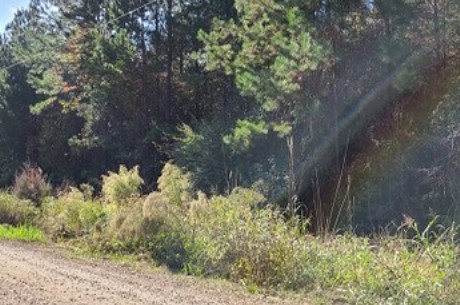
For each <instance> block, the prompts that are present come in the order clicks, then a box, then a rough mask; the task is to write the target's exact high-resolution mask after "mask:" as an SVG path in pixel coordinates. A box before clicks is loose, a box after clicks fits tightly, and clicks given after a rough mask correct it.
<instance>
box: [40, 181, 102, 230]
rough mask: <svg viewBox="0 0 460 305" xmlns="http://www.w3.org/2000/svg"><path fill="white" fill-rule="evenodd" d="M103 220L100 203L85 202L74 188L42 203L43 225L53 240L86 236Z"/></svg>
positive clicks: (79, 192) (80, 193) (82, 196)
mask: <svg viewBox="0 0 460 305" xmlns="http://www.w3.org/2000/svg"><path fill="white" fill-rule="evenodd" d="M104 218H105V212H104V209H103V206H102V203H100V202H98V201H92V200H91V201H87V200H85V196H84V194H83V193H82V192H81V191H80V190H78V189H76V188H70V190H69V191H68V192H65V193H63V194H61V195H60V196H59V197H58V198H49V200H47V201H45V202H44V203H43V225H44V227H45V229H46V231H48V232H49V233H50V234H51V235H52V236H53V237H54V238H57V237H76V236H83V235H87V234H89V233H92V232H93V231H94V230H96V229H97V226H98V225H102V223H103V222H104Z"/></svg>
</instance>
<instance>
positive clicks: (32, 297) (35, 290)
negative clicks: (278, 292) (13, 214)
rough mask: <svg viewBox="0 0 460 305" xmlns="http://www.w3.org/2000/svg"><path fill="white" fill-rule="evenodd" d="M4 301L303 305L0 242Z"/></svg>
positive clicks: (0, 300)
mask: <svg viewBox="0 0 460 305" xmlns="http://www.w3.org/2000/svg"><path fill="white" fill-rule="evenodd" d="M0 304H1V305H45V304H46V305H70V304H72V305H74V304H75V305H80V304H81V305H138V304H152V305H154V304H155V305H157V304H158V305H194V304H196V305H207V304H248V305H259V304H286V305H288V304H289V305H292V304H302V303H301V302H299V301H296V302H294V301H292V300H283V299H280V298H275V297H266V296H262V295H250V294H248V293H246V292H245V291H244V289H242V288H241V287H239V286H237V285H232V284H230V283H222V282H220V281H207V280H199V279H194V278H192V277H185V276H182V275H174V274H171V273H169V272H166V271H162V270H159V271H156V270H150V269H149V268H144V269H142V270H139V268H134V267H126V266H121V265H118V264H115V263H113V262H108V261H103V260H90V259H81V258H72V257H71V255H70V254H69V251H67V250H64V249H61V248H58V247H56V246H43V245H38V244H22V243H17V242H7V241H0Z"/></svg>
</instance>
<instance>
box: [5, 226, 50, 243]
mask: <svg viewBox="0 0 460 305" xmlns="http://www.w3.org/2000/svg"><path fill="white" fill-rule="evenodd" d="M0 239H6V240H18V241H23V242H40V243H44V242H45V241H46V237H45V234H44V233H43V232H42V231H40V230H39V229H36V228H33V227H28V226H20V227H12V226H5V225H0Z"/></svg>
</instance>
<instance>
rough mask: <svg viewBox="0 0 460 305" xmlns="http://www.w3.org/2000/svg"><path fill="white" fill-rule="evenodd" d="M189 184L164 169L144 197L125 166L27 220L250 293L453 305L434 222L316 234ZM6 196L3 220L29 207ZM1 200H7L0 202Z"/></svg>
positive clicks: (249, 196) (453, 290)
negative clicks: (95, 187)
mask: <svg viewBox="0 0 460 305" xmlns="http://www.w3.org/2000/svg"><path fill="white" fill-rule="evenodd" d="M107 177H110V179H109V178H107ZM189 179H190V177H188V176H187V175H184V174H183V173H182V171H181V170H180V169H178V168H176V167H175V166H174V165H173V164H168V165H167V168H166V169H165V170H164V171H163V175H162V177H161V178H160V186H161V187H160V191H159V192H154V193H151V194H150V195H148V196H146V197H142V196H140V194H139V193H138V189H139V186H140V184H141V183H142V180H141V179H140V177H138V172H137V169H134V170H128V169H126V168H123V167H121V168H120V172H119V173H110V174H109V176H106V177H105V178H104V185H103V190H104V192H103V197H102V198H101V199H98V198H93V197H91V196H88V195H87V194H86V193H85V192H84V191H82V190H78V189H76V188H72V189H69V190H68V191H67V192H62V193H61V195H60V196H58V197H56V198H55V197H49V198H47V199H44V200H42V206H41V207H40V210H39V214H40V217H33V216H30V217H32V219H34V220H33V223H34V224H35V225H37V226H41V227H42V228H43V229H44V230H45V232H46V233H47V234H48V235H49V236H52V237H54V238H56V239H60V240H67V241H69V242H71V243H72V244H73V245H75V244H77V245H79V246H80V247H82V248H84V249H85V251H90V252H91V253H101V254H103V255H116V256H119V257H125V256H124V255H131V254H134V255H139V256H143V257H147V256H148V257H150V258H152V259H154V260H155V261H156V262H157V263H158V264H162V265H165V266H167V267H169V268H171V269H173V270H177V271H181V272H184V273H187V274H191V275H196V276H207V277H220V278H226V279H229V280H232V281H235V282H239V283H242V284H243V285H244V286H246V287H247V288H248V290H250V291H252V292H257V291H260V290H262V289H264V290H277V291H280V290H283V291H294V292H296V293H301V294H306V295H309V296H312V295H316V296H317V295H320V296H321V299H322V300H321V301H322V302H323V303H324V304H331V303H334V302H339V301H340V302H342V303H343V304H357V305H360V304H363V305H364V304H384V305H390V304H395V305H396V304H398V305H399V304H410V305H425V304H427V305H428V304H430V305H432V304H434V305H437V304H439V305H441V304H442V305H449V304H458V300H459V299H460V276H459V267H460V264H459V262H458V254H459V246H458V245H457V243H456V232H457V229H456V228H455V227H451V228H448V229H438V228H437V227H436V223H437V219H434V220H433V222H432V223H431V224H430V225H429V226H428V227H427V228H426V229H423V230H422V229H421V228H419V227H418V226H417V224H416V222H415V221H414V220H411V219H406V222H405V223H404V224H403V225H402V226H401V227H400V228H399V229H398V230H397V232H396V234H380V235H378V236H373V237H370V236H368V237H359V236H356V235H355V234H353V233H351V232H350V233H346V234H341V235H322V236H315V235H312V234H310V233H308V230H307V229H308V223H307V222H305V221H303V220H301V219H296V218H292V219H289V220H287V219H285V217H284V216H283V214H282V213H281V211H280V210H279V209H278V208H276V207H275V206H271V205H270V204H267V203H266V202H265V201H266V200H265V198H264V197H263V196H262V195H260V194H259V193H257V192H255V191H253V190H250V189H242V188H237V189H235V190H234V191H233V192H232V193H231V194H229V195H228V196H218V195H215V196H211V197H207V196H206V195H204V194H202V193H200V192H198V193H195V192H193V191H192V189H193V188H192V183H191V181H190V180H189ZM11 196H12V195H10V194H6V193H4V194H0V216H1V215H2V213H5V212H2V211H14V210H16V209H17V210H19V211H22V208H23V206H24V205H25V202H24V201H21V200H16V201H15V202H16V203H12V201H11V200H12V197H11ZM2 198H6V199H8V200H3V202H4V203H3V204H2V200H1V199H2ZM5 202H7V204H5ZM2 206H3V208H2ZM5 206H6V207H8V209H6V208H5ZM11 206H14V207H11ZM26 206H27V207H29V205H26ZM261 206H264V207H265V208H261ZM32 208H33V207H32ZM2 209H3V210H2ZM33 209H35V208H33ZM8 213H9V214H11V212H8ZM13 214H14V213H13ZM19 214H21V213H19ZM21 215H22V214H21ZM26 215H28V214H26ZM31 215H33V213H32V214H31ZM27 217H29V216H26V217H25V218H27ZM10 218H11V217H8V218H5V217H3V219H10ZM0 219H1V218H0ZM22 222H24V221H19V222H18V223H22ZM3 230H7V231H0V235H1V234H3V235H7V233H5V232H10V233H8V234H10V235H11V234H13V233H11V232H14V230H16V228H15V229H12V228H11V227H8V228H7V229H5V227H3ZM11 230H13V231H11ZM17 230H19V231H18V232H28V231H24V230H32V229H30V227H19V228H18V229H17ZM21 230H23V231H21ZM2 232H3V233H2ZM24 234H25V233H24ZM13 235H14V234H13ZM19 235H20V234H19ZM38 236H39V235H38Z"/></svg>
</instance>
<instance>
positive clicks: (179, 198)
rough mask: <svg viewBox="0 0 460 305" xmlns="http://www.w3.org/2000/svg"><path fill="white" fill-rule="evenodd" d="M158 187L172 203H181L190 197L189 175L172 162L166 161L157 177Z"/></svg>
mask: <svg viewBox="0 0 460 305" xmlns="http://www.w3.org/2000/svg"><path fill="white" fill-rule="evenodd" d="M158 188H159V190H160V191H161V193H162V194H163V195H164V196H166V197H167V198H168V199H169V201H170V202H171V203H172V204H175V205H181V204H183V203H185V202H188V201H189V200H190V198H191V190H192V183H191V182H190V176H189V175H188V174H184V173H183V171H182V170H181V169H180V168H179V167H178V166H176V165H174V164H172V163H166V164H165V166H164V168H163V170H162V172H161V176H160V178H159V179H158Z"/></svg>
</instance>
